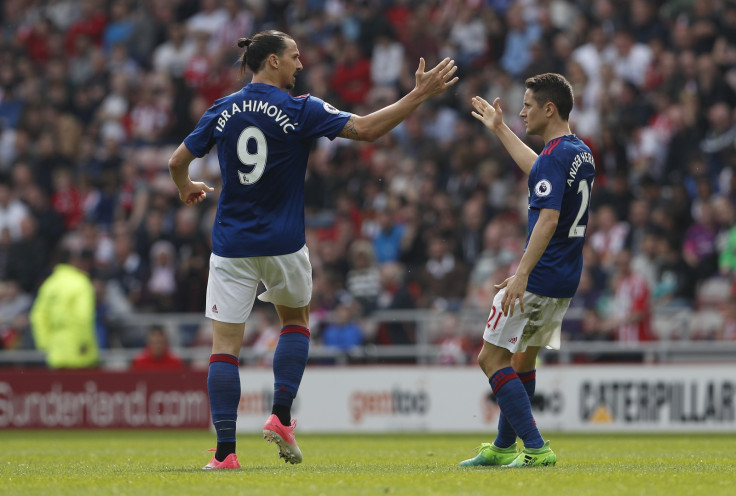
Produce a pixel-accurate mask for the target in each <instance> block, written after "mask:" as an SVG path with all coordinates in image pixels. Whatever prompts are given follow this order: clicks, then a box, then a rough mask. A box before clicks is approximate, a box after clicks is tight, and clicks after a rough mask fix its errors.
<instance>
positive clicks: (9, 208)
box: [0, 175, 29, 240]
mask: <svg viewBox="0 0 736 496" xmlns="http://www.w3.org/2000/svg"><path fill="white" fill-rule="evenodd" d="M28 215H29V211H28V207H26V205H25V204H24V203H23V202H21V201H19V200H18V199H17V198H16V196H15V195H14V193H13V191H12V190H11V188H10V179H9V178H8V177H7V176H4V175H3V176H0V230H2V229H7V230H8V234H9V235H10V239H11V240H17V239H20V238H21V236H22V229H21V224H22V223H23V219H25V218H26V217H28Z"/></svg>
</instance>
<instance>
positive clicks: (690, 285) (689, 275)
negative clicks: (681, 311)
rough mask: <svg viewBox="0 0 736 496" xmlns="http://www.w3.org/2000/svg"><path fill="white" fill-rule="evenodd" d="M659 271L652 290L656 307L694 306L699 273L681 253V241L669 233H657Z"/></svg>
mask: <svg viewBox="0 0 736 496" xmlns="http://www.w3.org/2000/svg"><path fill="white" fill-rule="evenodd" d="M657 260H659V262H660V265H659V271H658V273H657V283H656V285H655V286H654V288H653V291H652V301H653V303H654V307H655V308H662V307H666V308H685V309H688V308H693V307H694V304H695V288H696V279H697V274H696V273H695V272H694V271H693V268H692V267H691V266H690V265H689V264H688V263H687V262H686V261H685V259H684V258H683V257H682V254H681V245H680V243H679V242H678V241H677V240H675V239H672V237H670V236H669V235H661V234H658V235H657Z"/></svg>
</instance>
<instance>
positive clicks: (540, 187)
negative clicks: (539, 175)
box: [534, 179, 552, 196]
mask: <svg viewBox="0 0 736 496" xmlns="http://www.w3.org/2000/svg"><path fill="white" fill-rule="evenodd" d="M534 193H535V194H536V195H537V196H547V195H549V194H550V193H552V183H550V182H549V181H547V180H546V179H542V180H541V181H539V182H538V183H537V184H536V186H534Z"/></svg>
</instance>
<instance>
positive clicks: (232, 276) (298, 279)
mask: <svg viewBox="0 0 736 496" xmlns="http://www.w3.org/2000/svg"><path fill="white" fill-rule="evenodd" d="M261 281H263V285H264V286H265V287H266V291H264V292H263V293H261V294H260V295H258V299H259V300H261V301H265V302H269V303H273V304H274V305H282V306H285V307H289V308H301V307H305V306H307V305H309V302H310V301H311V299H312V264H311V263H310V262H309V250H308V249H307V245H304V246H303V247H302V249H301V250H299V251H297V252H294V253H289V254H287V255H277V256H271V257H247V258H224V257H220V256H218V255H215V254H214V253H213V254H212V255H210V274H209V278H208V279H207V303H206V311H205V316H206V317H208V318H210V319H213V320H217V321H220V322H228V323H232V324H237V323H241V322H245V321H246V320H248V316H249V315H250V312H251V310H252V309H253V303H254V302H255V298H256V291H257V290H258V283H259V282H261Z"/></svg>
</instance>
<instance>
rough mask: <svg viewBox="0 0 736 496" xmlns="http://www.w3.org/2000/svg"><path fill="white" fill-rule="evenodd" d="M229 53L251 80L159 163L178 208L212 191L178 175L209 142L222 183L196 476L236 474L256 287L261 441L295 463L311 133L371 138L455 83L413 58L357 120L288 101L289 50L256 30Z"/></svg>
mask: <svg viewBox="0 0 736 496" xmlns="http://www.w3.org/2000/svg"><path fill="white" fill-rule="evenodd" d="M238 46H240V47H241V48H246V51H245V53H244V54H243V57H242V59H241V74H245V71H246V67H247V68H248V69H250V70H251V71H252V72H253V79H252V81H251V83H250V84H248V85H247V86H245V87H244V88H243V89H242V90H240V91H238V92H236V93H233V94H232V95H229V96H226V97H224V98H221V99H219V100H217V101H216V102H215V103H214V105H213V106H212V107H211V108H210V109H209V110H207V112H206V113H205V114H204V116H203V117H202V118H201V119H200V121H199V123H198V124H197V126H196V128H195V129H194V131H193V132H192V133H191V134H190V135H189V136H187V138H185V140H184V142H183V143H182V144H181V145H180V146H179V147H178V148H177V149H176V151H174V153H173V155H172V156H171V158H170V160H169V171H170V173H171V177H172V178H173V180H174V183H176V186H177V188H178V189H179V198H180V199H181V201H182V202H184V203H185V204H186V205H195V204H197V203H200V202H202V201H204V199H205V198H206V197H207V193H209V192H212V191H213V189H212V188H211V187H210V186H208V185H206V184H205V183H203V182H200V181H192V180H191V179H190V178H189V164H190V162H191V161H192V160H193V159H194V158H195V157H202V156H203V155H205V154H206V153H208V152H209V150H210V149H211V148H212V147H213V146H214V145H217V154H218V159H219V162H220V171H221V174H222V192H221V194H220V198H219V203H218V207H217V214H216V218H215V222H214V227H213V229H212V255H211V258H210V273H209V279H208V282H207V297H206V313H205V315H206V316H207V317H209V318H210V319H212V327H213V334H214V337H213V342H212V355H211V357H210V366H209V374H208V377H207V389H208V392H209V398H210V407H211V411H212V421H213V424H214V426H215V430H216V432H217V448H216V450H215V455H214V457H213V458H212V460H211V461H210V463H209V464H208V465H207V466H206V467H205V468H207V469H223V468H239V467H240V464H239V462H238V459H237V456H236V454H235V421H236V418H237V410H238V402H239V401H240V378H239V372H238V355H239V354H240V346H241V343H242V340H243V332H244V329H245V322H246V320H247V318H248V315H249V314H250V312H251V309H252V307H253V303H254V301H255V297H256V288H257V287H258V283H259V282H261V281H262V282H263V284H264V286H265V287H266V291H265V292H264V293H262V294H261V295H259V296H258V298H259V299H260V300H261V301H265V302H271V303H272V304H273V305H274V306H275V308H276V311H277V313H278V315H279V318H280V321H281V326H282V330H281V335H280V337H279V342H278V345H277V347H276V350H275V352H274V358H273V371H274V398H273V409H272V414H271V415H270V417H269V418H268V420H267V421H266V423H265V425H264V426H263V434H264V437H266V439H268V440H269V441H274V442H276V444H277V445H278V448H279V455H280V456H281V457H282V458H284V459H285V461H287V462H290V463H300V462H301V461H302V453H301V451H300V450H299V446H298V445H297V442H296V439H295V438H294V427H295V425H296V422H295V420H292V418H291V405H292V401H293V400H294V397H295V396H296V394H297V390H298V389H299V384H300V382H301V379H302V375H303V373H304V368H305V365H306V363H307V355H308V351H309V338H310V334H309V328H308V324H309V302H310V299H311V293H312V267H311V265H310V263H309V252H308V250H307V247H306V245H305V234H304V176H305V173H306V167H307V157H308V154H309V151H310V149H311V148H312V145H313V143H314V141H315V140H316V139H318V138H320V137H322V136H326V137H328V138H330V139H334V138H335V137H337V136H340V137H343V138H349V139H353V140H363V141H373V140H375V139H377V138H379V137H381V136H383V135H384V134H386V133H388V132H389V131H390V130H391V129H393V128H394V127H395V126H396V125H397V124H399V123H400V122H401V121H403V120H404V119H405V118H406V117H408V116H409V115H410V114H411V113H412V112H413V111H414V110H415V109H416V108H417V107H419V105H420V104H421V103H422V102H424V101H425V100H427V99H429V98H431V97H433V96H435V95H439V94H440V93H442V92H444V91H445V90H447V88H449V87H451V86H453V85H454V84H455V83H456V82H457V80H458V78H457V77H453V75H454V74H455V71H456V70H457V68H456V66H455V62H454V61H453V60H450V59H444V60H443V61H441V62H440V63H439V64H438V65H437V66H436V67H434V68H433V69H431V70H429V71H426V72H425V70H424V67H425V64H424V59H420V61H419V68H418V69H417V71H416V73H415V79H416V85H415V87H414V89H413V90H412V91H411V92H409V93H408V94H407V95H406V96H404V97H403V98H401V99H400V100H399V101H397V102H395V103H393V104H391V105H389V106H387V107H384V108H382V109H380V110H377V111H376V112H373V113H371V114H369V115H366V116H357V115H353V114H349V113H346V112H341V111H339V110H337V109H336V108H334V107H333V106H331V105H330V104H328V103H326V102H324V101H322V100H320V99H319V98H315V97H314V96H310V95H303V96H299V97H293V96H291V95H290V94H289V93H288V90H290V89H292V88H293V87H294V82H295V77H296V75H297V74H298V73H299V71H301V70H302V64H301V62H300V61H299V49H298V48H297V44H296V42H295V41H294V39H293V38H291V37H290V36H289V35H287V34H284V33H282V32H279V31H264V32H261V33H258V34H256V35H254V36H253V37H252V38H241V39H240V40H239V41H238Z"/></svg>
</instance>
